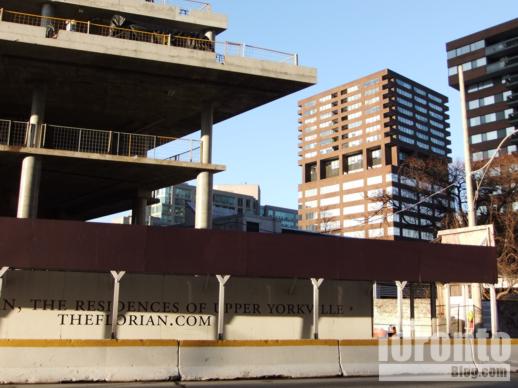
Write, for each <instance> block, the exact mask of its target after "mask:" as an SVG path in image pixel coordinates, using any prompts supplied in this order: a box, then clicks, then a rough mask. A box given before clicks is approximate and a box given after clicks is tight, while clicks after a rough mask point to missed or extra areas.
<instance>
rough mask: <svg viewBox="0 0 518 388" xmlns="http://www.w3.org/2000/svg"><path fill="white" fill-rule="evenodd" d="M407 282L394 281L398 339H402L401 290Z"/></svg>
mask: <svg viewBox="0 0 518 388" xmlns="http://www.w3.org/2000/svg"><path fill="white" fill-rule="evenodd" d="M406 284H407V282H406V281H404V282H401V281H396V287H397V315H398V333H397V335H398V336H399V337H403V289H404V288H405V286H406Z"/></svg>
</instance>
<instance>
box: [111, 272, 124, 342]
mask: <svg viewBox="0 0 518 388" xmlns="http://www.w3.org/2000/svg"><path fill="white" fill-rule="evenodd" d="M110 273H111V275H112V276H113V302H112V329H111V336H110V337H111V339H117V320H118V318H119V291H120V281H121V279H122V277H123V276H124V275H125V274H126V271H120V272H117V271H110Z"/></svg>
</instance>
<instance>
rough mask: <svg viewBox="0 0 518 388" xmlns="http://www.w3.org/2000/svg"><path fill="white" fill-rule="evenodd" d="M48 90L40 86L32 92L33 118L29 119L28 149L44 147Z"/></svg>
mask: <svg viewBox="0 0 518 388" xmlns="http://www.w3.org/2000/svg"><path fill="white" fill-rule="evenodd" d="M46 100H47V90H46V88H45V87H43V86H38V87H36V88H35V89H34V91H33V92H32V105H31V117H30V119H29V133H28V134H27V144H26V145H27V147H41V146H42V143H41V142H42V126H43V123H44V120H45V105H46Z"/></svg>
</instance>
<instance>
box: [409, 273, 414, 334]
mask: <svg viewBox="0 0 518 388" xmlns="http://www.w3.org/2000/svg"><path fill="white" fill-rule="evenodd" d="M409 287H410V338H412V339H413V338H415V285H414V284H413V283H412V284H410V286H409Z"/></svg>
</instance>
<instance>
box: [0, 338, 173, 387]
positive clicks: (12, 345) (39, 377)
mask: <svg viewBox="0 0 518 388" xmlns="http://www.w3.org/2000/svg"><path fill="white" fill-rule="evenodd" d="M178 376H179V374H178V342H177V341H156V342H155V341H77V340H73V341H23V340H12V341H0V383H3V384H6V383H59V382H73V381H159V380H169V379H176V378H178Z"/></svg>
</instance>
